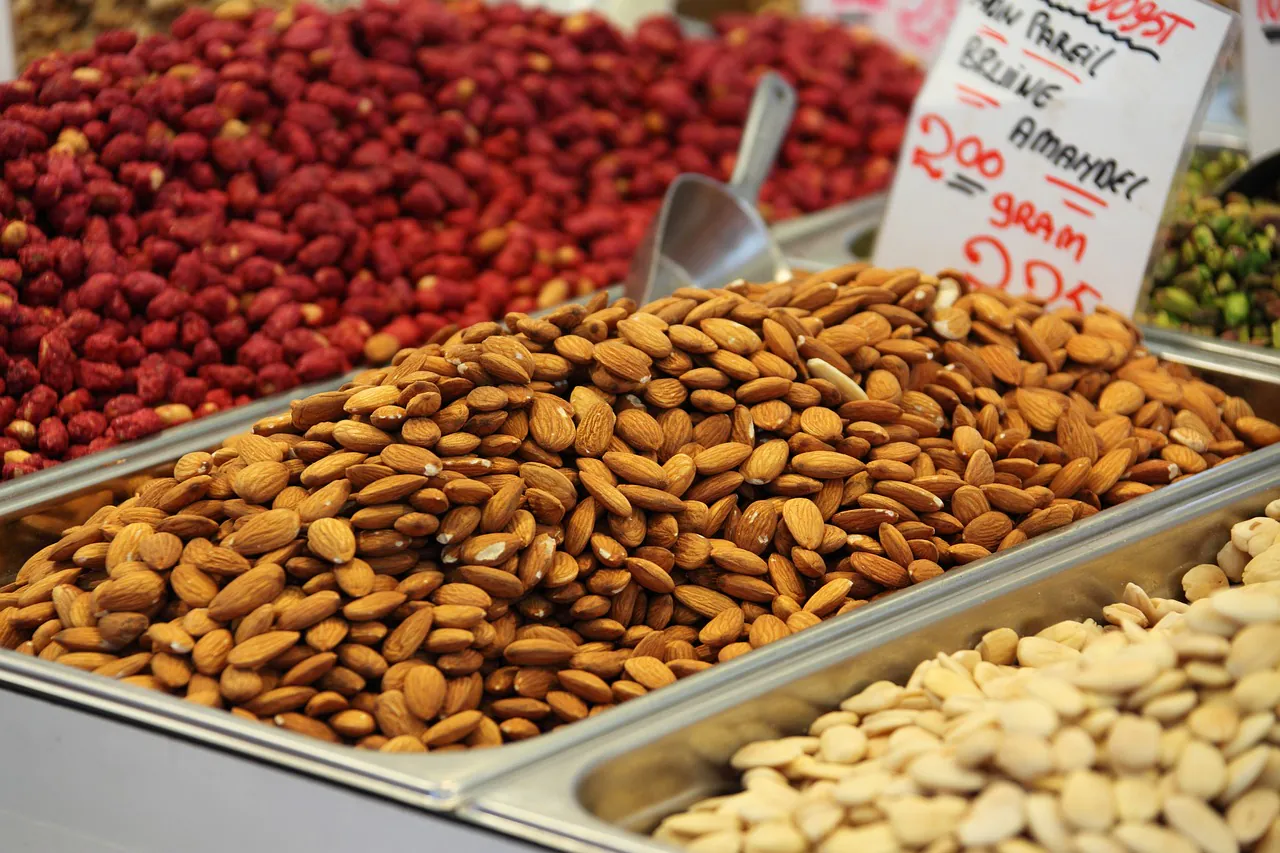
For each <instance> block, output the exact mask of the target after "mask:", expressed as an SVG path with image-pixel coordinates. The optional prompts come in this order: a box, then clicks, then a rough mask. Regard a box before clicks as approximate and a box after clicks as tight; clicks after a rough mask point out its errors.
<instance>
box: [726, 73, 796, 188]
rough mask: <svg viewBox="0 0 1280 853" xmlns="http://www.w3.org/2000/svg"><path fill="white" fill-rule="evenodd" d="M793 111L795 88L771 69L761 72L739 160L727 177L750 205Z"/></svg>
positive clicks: (739, 149) (768, 169) (743, 131)
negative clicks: (731, 173)
mask: <svg viewBox="0 0 1280 853" xmlns="http://www.w3.org/2000/svg"><path fill="white" fill-rule="evenodd" d="M795 112H796V90H795V89H793V88H792V87H791V84H790V83H788V82H787V81H786V80H784V79H782V77H781V75H779V74H777V73H775V72H773V71H768V72H766V73H765V74H763V75H762V76H761V77H760V82H759V83H757V84H756V91H755V94H754V95H753V96H752V98H751V110H750V112H748V113H747V123H746V126H744V127H743V128H742V142H740V143H739V144H738V159H737V161H736V162H735V164H734V167H733V176H732V177H731V178H729V186H731V187H733V191H734V192H736V193H737V194H738V195H740V196H741V197H742V198H744V199H746V200H747V201H749V202H751V203H752V204H755V202H756V199H757V198H759V196H760V187H761V186H763V185H764V179H765V178H767V177H769V172H770V171H772V170H773V164H774V161H775V160H777V159H778V151H779V149H781V148H782V140H783V139H785V138H786V136H787V130H788V129H789V128H790V127H791V118H792V116H794V115H795Z"/></svg>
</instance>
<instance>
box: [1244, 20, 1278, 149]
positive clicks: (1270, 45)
mask: <svg viewBox="0 0 1280 853" xmlns="http://www.w3.org/2000/svg"><path fill="white" fill-rule="evenodd" d="M1240 23H1241V25H1242V26H1243V29H1244V34H1243V36H1241V47H1242V49H1243V52H1244V101H1245V111H1246V115H1245V119H1246V121H1245V123H1246V124H1247V125H1248V126H1249V154H1250V155H1251V156H1252V157H1253V158H1254V159H1255V160H1257V159H1259V158H1261V157H1265V156H1266V155H1268V154H1271V153H1273V152H1275V151H1280V108H1277V101H1276V84H1277V83H1280V0H1242V2H1241V3H1240Z"/></svg>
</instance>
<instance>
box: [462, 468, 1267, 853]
mask: <svg viewBox="0 0 1280 853" xmlns="http://www.w3.org/2000/svg"><path fill="white" fill-rule="evenodd" d="M1251 462H1252V464H1250V463H1248V462H1246V464H1245V465H1243V466H1241V467H1239V468H1237V469H1236V470H1234V471H1228V470H1226V469H1227V468H1230V467H1233V466H1224V467H1223V468H1220V469H1217V470H1215V471H1213V472H1210V474H1209V477H1210V478H1212V481H1211V480H1210V479H1209V478H1206V479H1203V480H1199V481H1197V480H1195V478H1193V479H1191V480H1188V481H1185V482H1184V483H1183V484H1179V485H1178V486H1174V487H1172V488H1169V489H1165V490H1162V491H1160V492H1159V493H1157V494H1155V495H1152V496H1150V497H1149V498H1144V499H1142V500H1140V501H1134V502H1132V503H1129V504H1125V505H1123V506H1121V507H1119V508H1116V509H1112V510H1108V511H1107V512H1105V513H1100V514H1099V515H1097V516H1094V517H1093V518H1091V519H1088V520H1086V521H1084V522H1082V523H1079V524H1077V525H1074V526H1072V527H1069V528H1067V529H1066V530H1064V531H1062V532H1060V533H1056V534H1053V535H1051V536H1049V537H1046V538H1045V539H1043V540H1033V541H1032V542H1030V543H1028V544H1026V545H1024V546H1021V547H1019V548H1016V549H1013V550H1012V551H1010V552H1007V553H1005V554H1001V555H998V556H996V557H993V558H991V559H989V560H983V561H982V562H981V563H980V564H977V565H975V567H974V568H973V569H971V570H966V571H960V572H954V573H948V574H946V575H944V576H942V577H940V578H938V579H936V580H934V581H930V582H928V583H925V584H922V585H921V586H919V587H914V588H912V589H909V590H906V591H904V592H901V593H898V594H895V595H893V596H890V597H889V598H887V599H883V600H881V601H878V602H876V603H875V604H874V605H872V606H870V607H867V608H863V609H861V610H859V611H856V612H855V613H853V614H849V615H848V616H846V617H844V618H842V619H837V620H833V621H831V622H828V623H825V624H823V625H819V626H816V627H814V628H810V629H808V630H806V631H804V632H803V633H801V634H799V635H797V636H795V637H792V638H790V639H788V640H786V641H783V642H779V643H777V644H775V645H771V646H769V647H768V648H766V649H763V650H761V651H759V652H755V653H753V654H752V655H749V656H748V659H751V660H752V662H753V663H755V664H756V668H755V669H754V670H753V671H751V672H747V671H746V670H745V669H739V670H737V671H736V672H732V670H733V664H731V665H729V666H726V667H724V668H723V669H720V668H717V669H718V670H719V671H718V672H716V673H715V675H718V676H720V677H721V678H720V681H719V682H718V683H717V686H718V688H719V689H716V690H711V689H709V688H711V686H712V684H713V681H712V679H711V678H707V679H705V680H704V681H703V682H702V684H701V685H691V686H701V687H702V688H703V689H702V690H701V692H699V693H697V694H696V695H692V696H690V698H689V700H688V701H685V702H682V703H679V704H676V703H674V702H670V701H668V704H667V705H666V706H665V708H659V707H658V704H657V703H655V704H654V705H653V706H651V713H650V715H649V718H648V719H647V720H645V721H644V722H643V723H641V724H638V725H634V726H631V727H629V728H627V729H625V730H622V731H618V732H614V733H613V734H612V736H610V737H607V738H599V739H597V740H595V741H593V742H591V743H589V744H587V745H585V747H584V748H581V749H577V750H574V751H572V752H566V753H563V754H560V755H558V756H556V758H555V759H554V760H553V761H546V762H542V763H540V764H538V765H535V766H533V767H530V768H528V769H527V770H526V771H524V772H522V773H520V774H517V775H516V776H513V777H511V778H509V779H505V780H502V781H501V782H498V783H495V784H492V785H490V786H488V787H486V788H484V789H482V790H481V791H480V792H479V793H478V795H477V796H476V798H475V800H474V801H473V802H472V803H469V804H468V805H467V806H466V807H464V809H463V811H462V816H463V817H465V818H468V819H470V820H473V821H475V822H477V823H480V824H482V825H484V826H487V827H490V828H494V829H500V830H503V831H506V832H508V833H510V834H513V835H519V836H521V837H526V838H530V839H532V840H535V841H538V842H540V843H542V844H546V845H548V846H552V847H556V848H558V849H561V850H569V851H587V850H601V849H603V850H610V851H618V853H641V851H644V852H645V853H649V852H650V851H659V850H667V849H669V848H667V847H665V846H664V845H661V844H657V843H655V842H653V841H652V840H650V839H648V838H646V837H644V836H643V835H640V834H639V833H643V832H646V831H648V830H650V829H652V827H653V826H654V825H655V824H656V823H657V821H658V820H659V819H660V818H661V817H662V816H664V815H666V814H670V813H671V812H673V811H676V810H678V809H680V808H683V807H687V806H688V805H690V804H691V803H693V802H695V801H696V800H698V799H701V798H703V797H706V796H710V795H714V794H716V793H719V792H722V791H724V790H730V789H732V788H733V785H734V777H735V775H736V774H734V773H733V772H732V771H728V770H727V769H726V767H727V762H728V759H729V756H731V755H732V754H733V752H734V751H735V750H736V749H737V748H738V747H739V746H741V745H743V744H745V743H748V742H750V741H753V740H758V739H762V738H773V737H779V736H782V735H787V734H796V733H801V732H803V730H804V728H805V727H806V726H807V725H808V723H810V722H811V721H812V720H813V719H815V718H816V717H817V716H818V715H819V714H821V713H822V712H824V711H826V710H829V709H830V708H832V707H834V706H835V705H836V704H838V703H839V701H840V700H841V699H843V698H845V697H846V696H849V695H850V694H852V693H853V692H855V691H856V690H857V689H859V688H861V687H862V686H865V685H866V684H868V683H870V682H872V681H876V680H879V679H905V678H906V677H907V676H908V675H909V674H910V673H911V671H912V669H913V668H914V666H915V665H916V664H917V663H918V662H919V661H920V660H923V659H925V658H928V657H932V656H933V655H934V654H936V653H937V652H938V651H940V650H943V651H954V650H958V649H962V648H972V647H973V645H974V644H975V643H976V641H977V640H978V639H979V638H980V636H981V635H982V634H983V633H984V632H985V631H988V630H990V629H992V628H996V627H1000V626H1006V625H1007V626H1009V627H1012V628H1015V629H1017V630H1019V631H1022V632H1027V631H1036V630H1039V629H1041V628H1043V627H1045V626H1047V625H1049V624H1052V623H1054V622H1057V621H1059V620H1062V619H1068V618H1084V617H1096V616H1097V615H1098V614H1099V613H1100V611H1101V609H1102V607H1103V606H1104V605H1106V604H1109V603H1111V602H1114V601H1117V600H1119V596H1120V595H1121V592H1122V591H1123V588H1124V585H1125V583H1127V582H1130V581H1132V582H1134V583H1137V584H1139V585H1141V586H1142V587H1143V588H1145V589H1147V590H1148V591H1150V592H1151V593H1152V594H1153V595H1172V594H1175V592H1176V590H1177V588H1178V583H1177V582H1178V579H1179V578H1180V577H1181V574H1182V571H1184V570H1185V569H1187V568H1189V567H1190V566H1192V565H1195V564H1196V563H1201V562H1205V561H1208V560H1211V559H1212V557H1213V555H1214V554H1215V552H1216V551H1217V550H1218V548H1219V547H1220V546H1221V543H1222V542H1224V541H1226V538H1227V535H1228V533H1227V527H1228V525H1230V524H1231V523H1233V522H1235V521H1238V520H1240V519H1243V518H1247V517H1250V516H1253V515H1256V514H1258V513H1259V512H1260V511H1261V509H1262V508H1263V507H1264V506H1265V505H1266V504H1267V502H1269V501H1271V500H1273V499H1275V498H1277V497H1280V446H1277V447H1272V448H1270V449H1268V450H1265V451H1263V452H1261V453H1259V454H1257V455H1255V456H1254V457H1252V460H1251ZM1193 483H1198V486H1199V489H1198V490H1197V491H1192V490H1187V491H1181V489H1180V487H1181V485H1191V484H1193ZM766 659H770V662H771V663H772V665H769V663H766ZM735 663H736V662H735ZM665 698H667V699H668V700H671V699H672V698H674V697H673V696H672V695H671V694H667V695H666V697H665Z"/></svg>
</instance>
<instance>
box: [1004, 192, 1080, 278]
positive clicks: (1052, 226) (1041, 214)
mask: <svg viewBox="0 0 1280 853" xmlns="http://www.w3.org/2000/svg"><path fill="white" fill-rule="evenodd" d="M991 206H992V207H993V208H994V209H995V211H996V214H997V215H996V216H993V217H991V219H989V220H988V221H989V222H990V223H991V224H992V225H994V226H995V227H996V228H1021V229H1022V230H1023V231H1026V232H1027V233H1028V234H1030V235H1031V236H1032V237H1039V238H1040V239H1041V240H1043V241H1044V242H1045V245H1047V246H1052V247H1053V248H1055V249H1062V250H1064V251H1065V252H1067V253H1068V254H1069V255H1072V256H1073V257H1074V258H1075V259H1076V262H1077V263H1079V262H1080V261H1082V260H1084V253H1085V251H1086V250H1088V248H1089V238H1088V237H1086V236H1085V235H1084V234H1081V233H1080V232H1078V231H1076V230H1075V229H1074V228H1072V227H1071V226H1070V225H1061V226H1059V225H1057V224H1056V223H1055V222H1054V221H1053V215H1052V214H1051V213H1049V212H1048V211H1047V210H1037V209H1036V206H1035V204H1034V203H1033V202H1030V201H1018V200H1017V199H1015V198H1014V197H1013V194H1012V193H997V194H996V196H995V198H993V199H991Z"/></svg>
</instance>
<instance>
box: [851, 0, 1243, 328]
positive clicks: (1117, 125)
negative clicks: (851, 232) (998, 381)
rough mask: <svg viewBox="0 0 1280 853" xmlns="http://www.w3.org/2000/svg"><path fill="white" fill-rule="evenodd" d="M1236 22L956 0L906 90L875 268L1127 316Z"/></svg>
mask: <svg viewBox="0 0 1280 853" xmlns="http://www.w3.org/2000/svg"><path fill="white" fill-rule="evenodd" d="M1234 27H1235V16H1234V15H1233V14H1231V13H1230V12H1226V11H1224V10H1222V9H1221V8H1219V7H1217V6H1214V5H1211V4H1209V3H1205V2H1201V0H964V4H963V6H962V8H961V10H960V12H959V14H958V15H957V18H956V22H955V25H954V26H953V27H952V29H951V33H950V35H949V36H948V38H947V41H946V44H945V45H944V47H943V49H942V52H941V53H940V55H939V57H938V61H937V63H936V64H935V65H934V67H933V70H932V71H931V72H930V74H929V79H928V80H927V81H926V83H925V86H924V88H923V90H922V91H921V93H920V96H919V98H918V99H917V100H916V104H915V108H914V110H913V112H912V115H911V123H910V126H909V128H908V133H907V138H906V141H905V143H904V145H903V147H902V156H901V160H900V162H899V164H898V172H897V178H896V180H895V181H894V185H893V190H892V194H891V196H890V200H889V207H888V211H887V212H886V215H885V220H884V222H883V224H882V225H881V228H880V235H879V237H878V239H877V241H876V251H875V259H876V263H877V264H880V265H886V266H907V265H910V266H916V267H920V268H921V269H925V270H935V269H942V268H946V267H951V268H956V269H959V270H962V271H964V272H965V273H966V274H967V275H968V276H969V277H970V279H971V280H972V281H973V282H974V283H976V284H980V285H984V286H988V287H997V288H1000V289H1002V290H1006V291H1008V292H1009V293H1011V294H1013V295H1015V296H1024V295H1031V296H1036V297H1039V298H1041V299H1044V300H1047V301H1048V302H1050V303H1051V304H1054V305H1072V306H1075V307H1076V308H1079V309H1083V310H1088V309H1090V308H1092V307H1094V306H1095V305H1097V304H1098V303H1099V302H1105V303H1107V304H1108V305H1110V306H1112V307H1114V308H1117V309H1119V310H1122V311H1125V312H1131V311H1132V310H1133V308H1134V307H1135V306H1136V304H1137V300H1138V294H1139V290H1140V288H1141V285H1142V278H1143V274H1144V272H1145V270H1146V265H1147V258H1148V256H1149V255H1150V252H1151V246H1152V243H1153V241H1154V238H1155V233H1156V228H1157V226H1158V225H1159V222H1160V218H1161V215H1162V213H1163V211H1164V207H1165V201H1166V198H1167V196H1168V193H1169V188H1170V185H1171V183H1172V181H1173V178H1174V175H1175V174H1176V173H1177V171H1178V168H1179V166H1180V164H1181V162H1182V160H1183V158H1184V148H1185V144H1186V139H1187V134H1188V132H1189V131H1190V130H1191V128H1192V127H1193V126H1194V125H1195V123H1196V122H1197V121H1198V118H1199V115H1200V114H1201V112H1202V110H1203V101H1204V98H1203V95H1204V90H1205V87H1206V84H1207V83H1208V82H1209V80H1210V78H1211V77H1212V76H1213V75H1214V73H1215V67H1216V65H1217V60H1218V57H1219V55H1220V54H1221V52H1222V50H1223V48H1224V46H1225V45H1226V44H1227V42H1228V40H1229V39H1230V38H1232V37H1233V36H1234V33H1233V30H1234Z"/></svg>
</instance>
